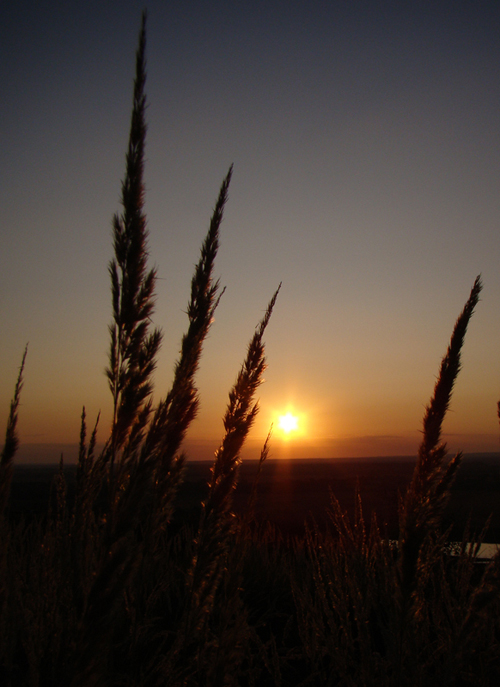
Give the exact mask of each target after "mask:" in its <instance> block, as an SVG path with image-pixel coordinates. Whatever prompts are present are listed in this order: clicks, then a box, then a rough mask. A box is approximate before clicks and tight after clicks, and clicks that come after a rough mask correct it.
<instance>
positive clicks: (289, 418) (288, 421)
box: [278, 413, 299, 434]
mask: <svg viewBox="0 0 500 687" xmlns="http://www.w3.org/2000/svg"><path fill="white" fill-rule="evenodd" d="M278 426H279V428H280V429H282V430H283V432H284V433H285V434H290V432H294V431H296V430H297V429H298V427H299V421H298V418H297V417H296V416H295V415H292V413H287V414H286V415H281V416H280V418H279V421H278Z"/></svg>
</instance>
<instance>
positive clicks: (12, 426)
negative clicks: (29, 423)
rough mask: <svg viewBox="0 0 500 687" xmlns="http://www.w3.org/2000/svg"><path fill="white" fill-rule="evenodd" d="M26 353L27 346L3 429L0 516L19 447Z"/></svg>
mask: <svg viewBox="0 0 500 687" xmlns="http://www.w3.org/2000/svg"><path fill="white" fill-rule="evenodd" d="M27 354H28V346H26V348H25V349H24V354H23V359H22V361H21V367H20V368H19V374H18V375H17V381H16V387H15V389H14V397H13V399H12V401H11V403H10V411H9V417H8V420H7V429H6V431H5V444H4V447H3V450H2V455H1V457H0V517H1V516H2V514H3V512H4V509H5V507H6V505H7V501H8V498H9V491H10V483H11V480H12V461H13V459H14V456H15V454H16V451H17V449H18V447H19V437H18V434H17V411H18V409H19V403H20V401H21V391H22V388H23V372H24V364H25V362H26V355H27Z"/></svg>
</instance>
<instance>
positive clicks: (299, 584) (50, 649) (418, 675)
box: [0, 21, 500, 687]
mask: <svg viewBox="0 0 500 687" xmlns="http://www.w3.org/2000/svg"><path fill="white" fill-rule="evenodd" d="M144 51H145V30H144V21H143V25H142V29H141V34H140V42H139V49H138V52H137V62H136V79H135V85H134V101H133V113H132V124H131V131H130V139H129V147H128V152H127V158H126V174H125V180H124V182H123V185H122V205H123V210H122V213H121V215H117V216H116V217H115V218H114V221H113V241H114V259H113V261H112V262H111V264H110V275H111V287H112V313H113V320H112V324H111V326H110V338H111V343H110V353H109V365H108V368H107V370H106V374H107V377H108V380H109V386H110V390H111V394H112V402H113V422H112V427H111V431H110V435H109V439H108V441H107V443H106V445H105V447H104V449H103V450H102V451H99V452H98V451H96V437H97V423H96V424H95V425H94V429H93V430H92V431H91V432H90V436H88V435H87V426H86V418H85V412H83V413H82V424H81V437H80V451H79V461H78V465H77V468H76V475H75V484H74V489H73V490H72V495H71V498H70V497H69V495H68V484H67V481H66V478H65V471H64V466H63V464H62V461H61V467H60V471H59V473H58V475H57V477H56V479H55V482H54V493H53V499H52V500H51V505H50V506H49V509H48V511H47V512H46V514H45V515H44V516H43V517H41V518H31V519H30V520H29V521H23V520H22V519H19V518H18V517H12V513H11V512H10V510H9V492H10V486H11V482H12V472H13V460H14V456H15V453H16V449H17V444H18V439H17V430H16V426H17V415H18V408H19V401H20V394H21V387H22V377H23V369H24V359H23V365H22V366H21V370H20V373H19V377H18V382H17V385H16V389H15V394H14V398H13V401H12V405H11V411H10V414H9V419H8V423H7V433H6V442H5V447H4V449H3V452H2V456H1V462H0V545H1V548H0V681H1V684H3V685H30V686H38V685H40V686H45V685H51V686H53V685H57V686H58V685H61V686H63V685H64V686H65V687H66V686H73V687H76V686H81V687H83V686H87V685H138V686H139V685H141V686H142V685H144V686H146V685H148V686H149V685H151V686H153V685H179V686H180V685H187V686H191V685H193V686H195V685H204V686H207V687H208V686H213V687H217V686H219V685H318V686H323V685H394V686H396V685H426V686H428V685H440V686H441V685H457V686H459V685H460V686H462V685H464V686H465V685H481V686H484V685H498V684H499V682H500V649H499V632H500V604H499V591H500V579H499V573H500V557H499V556H497V557H495V558H494V559H493V560H492V561H491V562H490V563H489V564H488V565H483V566H478V565H477V564H476V553H477V546H475V545H473V546H470V545H469V544H468V542H471V541H472V542H475V543H479V541H481V537H482V536H484V533H481V532H478V533H474V532H472V531H467V530H466V531H465V532H464V534H463V539H462V541H463V543H462V544H461V545H459V546H458V549H457V551H455V553H456V554H457V555H455V556H451V555H450V551H449V546H448V545H447V544H448V542H449V535H450V533H449V531H448V530H447V528H446V524H445V513H446V507H447V504H448V502H449V496H450V491H451V487H452V484H453V482H454V480H455V477H456V475H457V471H458V470H459V467H460V463H461V455H460V454H458V455H456V456H454V457H452V458H449V457H448V456H447V450H446V446H445V445H444V444H442V442H441V426H442V422H443V418H444V416H445V413H446V410H447V409H448V405H449V402H450V398H451V393H452V389H453V385H454V382H455V379H456V377H457V374H458V372H459V368H460V351H461V348H462V344H463V341H464V337H465V333H466V329H467V326H468V323H469V320H470V318H471V316H472V313H473V311H474V308H475V306H476V305H477V302H478V299H479V294H480V291H481V283H480V280H479V278H478V279H476V282H475V283H474V286H473V288H472V291H471V293H470V296H469V298H468V300H467V302H466V304H465V307H464V309H463V311H462V313H461V314H460V315H459V317H458V320H457V322H456V325H455V328H454V331H453V333H452V337H451V340H450V344H449V347H448V350H447V352H446V355H445V357H444V358H443V361H442V364H441V369H440V372H439V377H438V380H437V382H436V385H435V388H434V393H433V396H432V398H431V401H430V403H429V405H428V407H427V409H426V412H425V416H424V423H423V434H422V443H421V446H420V448H419V451H418V457H417V460H416V465H415V467H414V470H413V472H412V475H411V476H410V481H409V485H408V487H407V488H406V489H405V490H403V492H402V494H403V495H402V497H401V499H400V502H399V506H398V514H399V515H398V532H397V535H398V536H397V541H396V542H393V541H391V540H390V539H389V538H388V537H387V536H386V535H385V533H384V532H383V529H382V528H381V527H379V524H378V522H377V519H376V517H375V516H373V517H371V516H370V519H369V520H365V518H364V517H363V509H362V503H361V499H359V500H358V501H357V504H356V507H355V508H354V513H353V515H352V517H347V515H346V513H345V512H344V509H343V508H342V507H341V505H340V504H339V502H338V501H337V500H336V498H335V496H334V495H333V496H332V497H331V500H330V504H329V507H328V514H327V515H328V521H329V526H328V528H325V527H319V526H318V527H316V526H315V525H314V524H313V523H311V524H310V525H309V526H308V527H306V528H305V531H304V534H303V535H302V536H300V537H291V538H285V537H284V536H282V535H281V534H280V532H279V531H278V530H277V529H276V528H274V527H272V526H270V525H266V524H265V523H263V524H262V523H259V522H258V520H256V518H255V512H256V509H255V504H256V497H257V494H258V482H259V473H260V471H261V468H262V467H263V464H264V463H265V460H266V457H267V453H268V443H267V442H266V444H265V445H264V446H263V449H262V454H261V460H260V462H259V464H258V466H257V471H256V473H257V474H256V478H255V480H254V482H253V486H252V488H251V489H250V490H249V492H248V498H247V499H246V500H245V503H244V507H243V508H239V509H238V514H235V512H234V510H235V509H234V508H233V492H234V489H235V487H236V485H237V481H238V474H239V463H240V458H239V455H240V450H241V447H242V445H243V443H244V441H245V438H246V436H247V434H248V431H249V429H250V427H251V426H252V423H253V420H254V418H255V415H256V413H257V406H256V403H255V401H254V397H255V391H256V389H257V387H258V386H259V384H260V382H261V378H262V373H263V370H264V368H265V359H264V344H263V335H264V331H265V329H266V326H267V325H268V322H269V319H270V316H271V312H272V309H273V306H274V304H275V300H276V296H277V293H276V294H275V295H274V296H273V298H272V299H271V301H270V304H269V306H268V308H267V311H266V313H265V316H264V318H263V320H262V322H261V323H260V324H259V326H258V327H257V329H256V332H255V334H254V336H253V338H252V339H251V341H250V344H249V347H248V351H247V355H246V358H245V361H244V363H243V366H242V368H241V370H240V372H239V374H238V375H237V378H236V382H235V384H234V386H233V388H232V390H231V391H230V394H229V402H228V406H227V411H226V414H225V416H224V430H225V434H224V436H223V438H222V441H221V444H220V448H219V449H218V450H217V452H216V454H215V458H214V462H213V464H212V467H211V472H210V475H209V479H208V484H207V486H206V489H205V495H204V498H203V504H202V505H201V507H200V509H199V515H198V516H197V517H196V518H195V519H194V520H193V518H186V519H185V521H183V518H182V517H179V513H178V514H177V517H176V513H175V506H176V503H177V501H176V494H177V493H178V491H179V488H180V486H181V483H182V479H183V474H184V471H185V456H184V454H183V453H182V443H183V439H184V436H185V433H186V431H187V428H188V426H189V424H190V422H191V421H192V419H193V418H194V416H195V414H196V411H197V404H198V400H197V391H196V387H195V381H194V380H195V374H196V370H197V367H198V363H199V360H200V355H201V350H202V345H203V341H204V339H205V337H206V335H207V332H208V330H209V327H210V324H211V322H212V319H213V313H214V310H215V308H216V307H217V303H218V299H219V297H220V289H219V284H218V282H214V280H213V276H212V275H213V267H214V260H215V257H216V254H217V248H218V240H219V226H220V222H221V220H222V214H223V210H224V205H225V203H226V199H227V192H228V187H229V183H230V179H231V170H230V171H229V173H228V175H227V177H226V178H225V179H224V181H223V184H222V187H221V190H220V194H219V197H218V200H217V203H216V206H215V210H214V213H213V217H212V220H211V223H210V227H209V230H208V234H207V237H206V239H205V241H204V243H203V246H202V250H201V257H200V261H199V263H198V265H197V267H196V269H195V273H194V276H193V279H192V284H191V297H190V302H189V305H188V310H187V314H188V320H189V324H188V329H187V332H186V334H185V336H184V337H183V340H182V349H181V354H180V358H179V360H178V362H177V364H176V367H175V371H174V379H173V382H172V387H171V389H170V391H169V392H168V394H167V395H166V397H165V398H163V399H162V400H160V401H159V403H157V405H155V406H153V403H152V391H153V388H152V374H153V372H154V369H155V364H156V359H157V355H158V351H159V348H160V344H161V338H162V334H161V332H159V331H158V330H156V329H151V315H152V312H153V305H154V287H155V276H156V275H155V272H154V270H150V271H148V269H147V265H146V257H147V232H146V223H145V216H144V213H143V204H144V187H143V181H142V175H143V160H144V142H145V130H146V127H145V120H144V111H145V96H144V85H145V62H144V54H145V52H144ZM290 507H291V508H293V501H292V502H291V504H290ZM485 526H486V523H485Z"/></svg>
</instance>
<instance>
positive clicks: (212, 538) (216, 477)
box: [185, 284, 281, 636]
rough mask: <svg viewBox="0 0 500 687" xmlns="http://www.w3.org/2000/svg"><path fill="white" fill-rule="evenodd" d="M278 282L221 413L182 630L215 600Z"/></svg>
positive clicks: (201, 618) (194, 627) (198, 622)
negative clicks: (219, 438) (222, 431)
mask: <svg viewBox="0 0 500 687" xmlns="http://www.w3.org/2000/svg"><path fill="white" fill-rule="evenodd" d="M280 288H281V284H280V286H279V287H278V289H277V291H276V292H275V294H274V296H273V297H272V299H271V301H270V302H269V305H268V307H267V310H266V313H265V315H264V317H263V319H262V320H261V322H260V324H259V325H258V327H257V329H256V331H255V334H254V336H253V337H252V340H251V341H250V344H249V346H248V352H247V356H246V359H245V361H244V363H243V365H242V367H241V370H240V372H239V374H238V377H237V379H236V382H235V384H234V386H233V388H232V389H231V391H230V393H229V403H228V407H227V410H226V413H225V415H224V429H225V434H224V438H223V440H222V443H221V446H220V448H219V449H218V450H217V451H216V454H215V460H214V464H213V466H212V469H211V472H212V474H211V478H210V482H209V493H208V497H207V499H206V501H205V503H204V504H203V507H202V513H201V520H200V526H199V530H198V535H197V538H196V552H195V556H194V560H193V563H192V567H191V571H190V573H189V575H188V606H187V609H186V615H185V633H186V636H190V635H191V634H192V633H194V634H196V633H197V632H198V631H199V630H200V629H201V628H202V626H203V624H204V622H205V621H206V619H207V617H208V614H209V613H210V611H211V609H212V605H213V602H214V596H215V592H216V590H217V585H218V581H219V579H220V575H221V572H222V564H223V556H224V554H225V553H226V550H227V546H228V543H229V536H230V534H231V533H232V531H233V525H234V516H233V514H232V513H231V505H232V496H233V490H234V488H235V487H236V484H237V476H238V467H239V464H240V451H241V448H242V446H243V443H244V442H245V439H246V437H247V435H248V432H249V431H250V428H251V427H252V425H253V422H254V420H255V417H256V415H257V412H258V403H257V402H256V401H255V400H254V398H255V392H256V391H257V388H258V387H259V385H260V384H261V383H262V375H263V373H264V370H265V367H266V361H265V355H264V342H263V336H264V332H265V329H266V327H267V325H268V323H269V319H270V317H271V313H272V311H273V308H274V304H275V302H276V298H277V297H278V293H279V290H280Z"/></svg>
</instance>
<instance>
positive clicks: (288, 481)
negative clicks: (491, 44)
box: [11, 454, 500, 542]
mask: <svg viewBox="0 0 500 687" xmlns="http://www.w3.org/2000/svg"><path fill="white" fill-rule="evenodd" d="M413 467H414V461H413V460H412V459H410V458H376V459H375V458H367V459H336V460H269V461H268V462H267V463H265V464H264V466H263V470H262V475H261V481H260V485H259V489H258V498H257V507H256V514H257V517H258V518H259V519H264V520H266V519H267V520H270V521H271V522H273V523H275V524H276V525H277V526H278V527H279V528H280V529H281V530H282V531H283V533H287V534H300V533H301V532H303V526H304V522H305V520H306V519H310V518H311V517H313V518H314V519H315V521H316V522H317V523H318V524H319V525H320V526H322V525H324V523H325V522H326V520H327V518H326V515H325V513H326V509H327V508H328V505H329V498H330V497H329V493H330V490H331V491H332V493H333V494H334V495H335V496H336V497H337V499H338V500H339V502H340V505H341V506H342V508H343V509H345V510H347V512H348V513H349V514H350V515H351V516H352V514H353V511H354V499H355V491H356V487H357V486H358V487H359V491H360V494H361V498H362V503H363V511H364V515H365V518H366V519H367V520H370V518H371V514H372V512H373V511H375V512H376V513H377V517H378V522H379V526H380V528H381V530H382V532H383V533H384V534H387V536H388V537H391V538H392V537H394V536H396V534H397V524H398V521H397V504H398V494H399V493H403V492H404V490H405V488H406V486H407V485H408V483H409V481H410V479H411V475H412V472H413ZM256 469H257V463H256V462H255V461H247V462H244V463H243V464H242V466H241V469H240V481H239V485H238V488H237V490H236V492H235V501H234V505H235V510H237V511H243V510H244V508H245V505H246V503H247V499H248V496H249V494H250V491H251V488H252V484H253V480H254V477H255V474H256ZM56 471H57V467H56V466H39V465H38V466H17V467H16V468H15V470H14V480H13V484H12V500H11V510H12V512H13V514H15V515H18V514H20V513H25V514H28V513H36V514H39V515H41V514H43V513H44V511H45V510H46V506H47V502H48V498H49V493H50V485H51V483H52V479H53V476H54V474H55V473H56ZM209 472H210V463H209V462H190V463H188V467H187V471H186V477H185V482H184V484H183V486H182V489H181V492H180V494H179V500H178V509H177V516H176V517H177V519H181V520H184V519H188V520H193V521H196V519H197V517H198V511H199V504H200V502H201V501H202V499H203V498H204V496H205V494H206V481H207V478H208V477H209ZM65 473H66V476H67V480H68V487H69V493H70V495H71V487H72V484H73V483H74V478H75V466H68V467H67V468H66V469H65ZM490 514H492V515H493V517H492V522H491V527H490V530H489V533H488V536H487V538H486V539H487V541H490V542H500V454H477V455H475V456H467V457H466V458H465V460H464V463H463V465H462V467H461V470H460V472H459V474H458V478H457V480H456V483H455V485H454V487H453V492H452V498H451V501H450V504H449V506H448V509H447V514H446V521H447V523H448V524H450V525H451V524H452V525H453V532H452V537H453V538H457V539H460V538H461V533H462V532H463V529H464V526H465V523H466V521H467V519H468V518H469V516H470V517H471V523H472V527H473V529H477V530H480V529H482V526H483V524H484V522H485V521H486V519H487V518H488V516H489V515H490Z"/></svg>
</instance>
